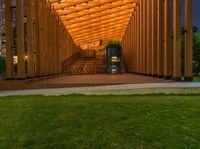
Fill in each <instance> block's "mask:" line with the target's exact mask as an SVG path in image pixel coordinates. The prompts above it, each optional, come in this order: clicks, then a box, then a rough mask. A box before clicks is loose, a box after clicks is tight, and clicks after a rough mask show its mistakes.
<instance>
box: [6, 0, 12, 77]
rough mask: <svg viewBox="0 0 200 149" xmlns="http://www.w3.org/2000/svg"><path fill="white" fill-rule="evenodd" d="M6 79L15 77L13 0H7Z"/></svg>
mask: <svg viewBox="0 0 200 149" xmlns="http://www.w3.org/2000/svg"><path fill="white" fill-rule="evenodd" d="M5 33H6V34H5V35H6V79H13V55H12V34H13V32H12V9H11V0H6V1H5Z"/></svg>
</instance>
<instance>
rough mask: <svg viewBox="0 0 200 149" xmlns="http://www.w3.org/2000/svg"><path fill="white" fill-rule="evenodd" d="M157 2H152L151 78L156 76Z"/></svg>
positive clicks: (155, 0) (153, 0)
mask: <svg viewBox="0 0 200 149" xmlns="http://www.w3.org/2000/svg"><path fill="white" fill-rule="evenodd" d="M157 1H158V0H152V76H154V77H155V76H157V75H158V58H157V57H158V52H157V49H158V34H157V28H158V2H157Z"/></svg>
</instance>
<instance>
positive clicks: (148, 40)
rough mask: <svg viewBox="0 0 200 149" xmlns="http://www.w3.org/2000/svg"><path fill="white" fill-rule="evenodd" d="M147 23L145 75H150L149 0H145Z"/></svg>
mask: <svg viewBox="0 0 200 149" xmlns="http://www.w3.org/2000/svg"><path fill="white" fill-rule="evenodd" d="M146 9H147V13H146V14H147V19H146V21H147V23H146V28H147V32H146V40H147V41H146V50H147V57H146V58H147V75H151V47H150V28H151V26H150V25H151V24H150V0H147V8H146Z"/></svg>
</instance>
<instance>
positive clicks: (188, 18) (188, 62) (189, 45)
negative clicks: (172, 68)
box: [184, 0, 193, 81]
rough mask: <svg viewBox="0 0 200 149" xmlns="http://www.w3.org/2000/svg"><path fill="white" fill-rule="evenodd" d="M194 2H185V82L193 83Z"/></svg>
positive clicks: (190, 0) (188, 0) (186, 0)
mask: <svg viewBox="0 0 200 149" xmlns="http://www.w3.org/2000/svg"><path fill="white" fill-rule="evenodd" d="M192 5H193V0H185V75H184V77H185V80H186V81H192V80H193V75H192V68H193V67H192V58H193V18H192V11H193V10H192Z"/></svg>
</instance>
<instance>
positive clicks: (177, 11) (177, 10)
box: [173, 0, 181, 81]
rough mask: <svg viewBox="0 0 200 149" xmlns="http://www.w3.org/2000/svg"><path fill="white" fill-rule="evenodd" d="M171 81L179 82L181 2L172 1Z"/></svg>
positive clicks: (179, 0) (177, 0)
mask: <svg viewBox="0 0 200 149" xmlns="http://www.w3.org/2000/svg"><path fill="white" fill-rule="evenodd" d="M173 18H174V47H173V79H174V80H175V81H180V80H181V0H174V17H173Z"/></svg>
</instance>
